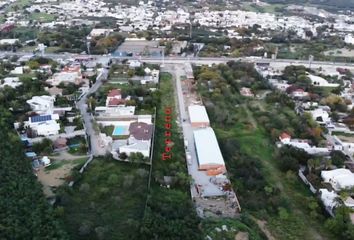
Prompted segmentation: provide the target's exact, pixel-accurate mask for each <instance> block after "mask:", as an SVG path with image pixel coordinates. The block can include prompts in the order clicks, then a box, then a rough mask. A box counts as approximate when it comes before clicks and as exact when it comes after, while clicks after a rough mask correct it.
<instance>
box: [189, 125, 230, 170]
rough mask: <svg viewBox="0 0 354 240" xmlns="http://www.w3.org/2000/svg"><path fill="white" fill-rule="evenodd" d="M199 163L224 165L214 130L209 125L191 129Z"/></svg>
mask: <svg viewBox="0 0 354 240" xmlns="http://www.w3.org/2000/svg"><path fill="white" fill-rule="evenodd" d="M193 134H194V141H195V147H196V150H197V155H198V161H199V165H204V164H215V165H225V162H224V158H223V157H222V154H221V151H220V147H219V144H218V141H217V139H216V136H215V133H214V130H213V129H212V128H210V127H208V128H202V129H198V130H194V131H193Z"/></svg>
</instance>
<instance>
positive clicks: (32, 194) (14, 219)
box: [0, 108, 67, 239]
mask: <svg viewBox="0 0 354 240" xmlns="http://www.w3.org/2000/svg"><path fill="white" fill-rule="evenodd" d="M0 115H1V119H0V127H1V131H0V139H1V140H0V156H1V157H0V165H1V168H0V238H1V239H29V238H30V239H67V235H66V233H65V232H64V231H63V230H62V229H61V226H60V224H59V222H58V221H57V220H56V217H55V212H54V211H53V209H51V207H50V206H49V205H48V202H47V201H46V199H45V198H44V196H43V192H42V188H41V185H40V183H38V181H37V179H36V177H35V176H34V174H33V172H32V168H31V161H29V160H28V159H26V158H25V156H24V152H23V148H22V144H21V142H20V140H19V138H18V136H17V135H16V134H15V133H14V132H13V131H12V130H11V129H10V128H9V123H10V122H11V121H10V119H11V117H10V116H11V114H10V113H9V112H8V111H6V110H4V109H3V108H0Z"/></svg>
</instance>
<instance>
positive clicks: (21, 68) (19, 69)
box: [10, 67, 24, 75]
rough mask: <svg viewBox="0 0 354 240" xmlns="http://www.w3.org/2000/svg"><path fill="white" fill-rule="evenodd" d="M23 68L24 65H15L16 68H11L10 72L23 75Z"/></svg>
mask: <svg viewBox="0 0 354 240" xmlns="http://www.w3.org/2000/svg"><path fill="white" fill-rule="evenodd" d="M23 69H24V67H15V69H14V70H11V72H10V74H14V75H21V74H23Z"/></svg>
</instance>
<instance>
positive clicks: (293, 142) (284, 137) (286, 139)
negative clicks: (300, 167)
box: [278, 132, 330, 155]
mask: <svg viewBox="0 0 354 240" xmlns="http://www.w3.org/2000/svg"><path fill="white" fill-rule="evenodd" d="M279 140H280V144H279V145H278V147H282V146H283V145H288V146H291V147H294V148H299V149H302V150H304V151H305V152H307V153H308V154H314V155H316V154H328V153H329V152H330V150H329V149H328V148H321V147H316V146H311V145H310V144H309V141H308V140H307V139H292V138H291V136H290V135H289V134H287V133H285V132H284V133H282V134H280V136H279Z"/></svg>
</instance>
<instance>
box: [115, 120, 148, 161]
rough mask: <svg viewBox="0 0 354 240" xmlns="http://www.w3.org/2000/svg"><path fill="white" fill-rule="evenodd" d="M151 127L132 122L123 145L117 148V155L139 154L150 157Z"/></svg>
mask: <svg viewBox="0 0 354 240" xmlns="http://www.w3.org/2000/svg"><path fill="white" fill-rule="evenodd" d="M153 129H154V128H153V125H152V124H147V123H143V122H133V123H131V124H130V126H129V134H130V136H129V138H128V140H127V142H126V144H125V145H123V146H120V147H119V150H118V151H119V153H122V152H124V153H126V154H127V155H128V156H129V155H130V154H131V153H138V152H139V153H141V154H143V155H144V157H149V156H150V147H151V139H152V136H153Z"/></svg>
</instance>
